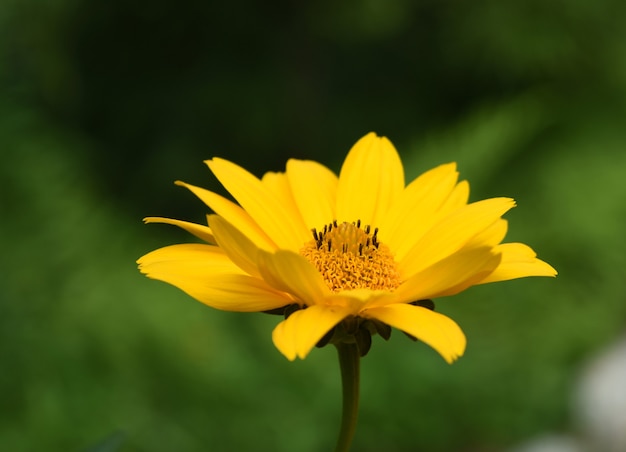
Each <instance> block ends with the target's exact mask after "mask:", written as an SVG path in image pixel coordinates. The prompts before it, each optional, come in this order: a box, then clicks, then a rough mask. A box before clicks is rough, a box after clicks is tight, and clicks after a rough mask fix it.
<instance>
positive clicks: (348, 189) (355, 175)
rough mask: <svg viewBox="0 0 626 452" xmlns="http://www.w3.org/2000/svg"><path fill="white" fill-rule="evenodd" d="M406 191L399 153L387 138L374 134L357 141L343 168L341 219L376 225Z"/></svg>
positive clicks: (338, 191) (339, 204)
mask: <svg viewBox="0 0 626 452" xmlns="http://www.w3.org/2000/svg"><path fill="white" fill-rule="evenodd" d="M403 190H404V169H403V168H402V162H401V161H400V156H399V155H398V152H397V151H396V149H395V148H394V147H393V144H391V142H390V141H389V140H388V139H387V138H385V137H377V136H376V134H374V133H370V134H368V135H366V136H364V137H363V138H361V139H360V140H359V141H357V143H356V144H355V145H354V146H353V147H352V149H351V150H350V152H349V153H348V156H347V157H346V160H345V161H344V164H343V166H342V167H341V172H340V174H339V184H338V187H337V219H338V220H340V221H348V222H351V221H356V220H361V222H363V223H364V224H371V225H372V226H376V225H377V224H378V223H379V222H381V221H382V218H383V217H384V216H385V215H386V213H387V211H388V210H389V207H390V206H391V204H392V203H393V201H394V199H396V197H397V196H399V195H400V194H401V193H402V191H403Z"/></svg>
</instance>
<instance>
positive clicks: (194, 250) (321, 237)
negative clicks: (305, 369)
mask: <svg viewBox="0 0 626 452" xmlns="http://www.w3.org/2000/svg"><path fill="white" fill-rule="evenodd" d="M206 164H207V165H208V166H209V168H210V169H211V171H212V172H213V174H214V175H215V176H216V177H217V179H218V180H219V181H220V182H221V183H222V185H223V186H224V187H225V188H226V190H228V192H229V193H230V194H231V195H232V196H233V197H234V199H235V200H236V201H237V203H238V204H237V203H234V202H231V201H229V200H227V199H225V198H224V197H222V196H220V195H218V194H216V193H213V192H211V191H208V190H205V189H203V188H200V187H196V186H193V185H189V184H185V183H183V182H177V184H178V185H182V186H184V187H186V188H188V189H189V190H190V191H191V192H193V193H194V194H195V195H196V196H197V197H198V198H200V199H201V200H202V201H203V202H204V203H205V204H206V205H207V206H208V207H209V208H210V209H211V210H213V212H214V214H211V215H208V217H207V220H208V226H204V225H200V224H195V223H189V222H185V221H180V220H173V219H168V218H154V217H150V218H146V219H145V221H146V222H148V223H155V222H160V223H169V224H173V225H176V226H179V227H181V228H183V229H185V230H187V231H188V232H190V233H192V234H194V235H196V236H197V237H199V238H200V239H202V240H203V241H204V242H206V243H204V244H180V245H172V246H167V247H165V248H160V249H158V250H156V251H153V252H151V253H148V254H146V255H145V256H143V257H142V258H140V259H139V261H138V263H139V266H140V269H141V271H142V272H143V273H145V274H146V275H147V276H148V277H150V278H154V279H159V280H162V281H165V282H167V283H170V284H172V285H174V286H176V287H178V288H180V289H182V290H183V291H185V292H186V293H188V294H189V295H191V296H192V297H194V298H196V299H197V300H199V301H201V302H203V303H205V304H207V305H209V306H211V307H214V308H217V309H223V310H228V311H247V312H253V311H263V312H268V311H270V312H280V313H285V316H286V319H285V320H283V321H282V322H280V323H279V324H278V326H277V327H276V328H275V330H274V332H273V335H272V337H273V340H274V344H275V345H276V347H277V348H278V349H279V350H280V351H281V352H282V353H283V354H284V355H285V356H286V357H287V358H288V359H290V360H293V359H295V358H296V357H300V358H305V357H306V355H307V354H308V353H309V352H310V351H311V349H312V348H313V347H314V346H315V345H316V344H318V343H320V342H325V341H327V340H335V341H337V340H356V341H357V342H358V343H359V344H360V345H361V347H362V348H363V349H364V350H363V351H364V352H366V351H367V350H366V349H367V348H369V341H371V334H373V333H376V332H377V333H379V334H381V335H382V336H383V337H385V338H387V337H388V335H389V333H390V327H394V328H397V329H400V330H402V331H404V332H405V333H407V334H408V335H409V336H412V337H415V338H417V339H419V340H421V341H423V342H425V343H426V344H428V345H430V346H431V347H433V348H434V349H435V350H436V351H437V352H439V353H440V354H441V356H443V358H444V359H445V360H446V361H448V362H452V361H454V360H455V359H456V358H458V357H459V356H461V355H462V354H463V352H464V350H465V343H466V340H465V336H464V334H463V332H462V331H461V329H460V328H459V326H458V325H457V324H456V323H455V322H454V321H453V320H452V319H450V318H449V317H446V316H445V315H443V314H440V313H437V312H434V311H433V310H432V309H431V308H432V303H431V302H430V301H429V300H430V299H432V298H437V297H443V296H448V295H454V294H457V293H459V292H461V291H463V290H465V289H467V288H469V287H471V286H473V285H477V284H484V283H488V282H495V281H503V280H508V279H516V278H522V277H526V276H555V275H556V271H555V270H554V269H553V268H552V267H551V266H550V265H549V264H547V263H545V262H543V261H541V260H539V259H537V258H536V254H535V252H534V251H533V250H532V249H531V248H529V247H528V246H526V245H524V244H522V243H501V242H502V240H503V239H504V237H505V235H506V232H507V222H506V221H505V220H503V219H502V218H501V217H502V215H503V214H505V213H506V212H507V211H508V210H509V209H511V208H512V207H514V206H515V203H514V201H513V200H512V199H510V198H492V199H487V200H483V201H478V202H473V203H468V197H469V185H468V183H467V182H466V181H461V182H459V181H458V173H457V171H456V164H454V163H449V164H445V165H441V166H438V167H436V168H434V169H432V170H430V171H428V172H426V173H424V174H422V175H421V176H419V177H418V178H417V179H415V180H413V181H412V182H411V183H409V184H408V185H406V186H405V182H404V170H403V166H402V162H401V161H400V157H399V156H398V153H397V151H396V150H395V148H394V147H393V145H392V144H391V142H390V141H389V140H387V139H386V138H384V137H377V136H376V135H375V134H374V133H370V134H368V135H366V136H364V137H363V138H361V139H360V140H359V141H358V142H357V143H356V144H355V145H354V146H353V147H352V149H351V150H350V152H349V153H348V155H347V157H346V160H345V162H344V163H343V166H342V168H341V172H340V174H339V176H338V177H337V176H336V175H335V174H334V173H333V172H332V171H330V170H329V169H328V168H326V167H325V166H323V165H321V164H319V163H316V162H313V161H304V160H293V159H292V160H289V161H288V162H287V168H286V171H285V172H284V173H273V172H270V173H266V174H265V175H264V176H263V177H262V178H261V179H258V178H257V177H255V176H253V175H252V174H250V173H249V172H247V171H246V170H244V169H243V168H241V167H239V166H237V165H236V164H234V163H231V162H229V161H227V160H223V159H220V158H214V159H212V160H208V161H206Z"/></svg>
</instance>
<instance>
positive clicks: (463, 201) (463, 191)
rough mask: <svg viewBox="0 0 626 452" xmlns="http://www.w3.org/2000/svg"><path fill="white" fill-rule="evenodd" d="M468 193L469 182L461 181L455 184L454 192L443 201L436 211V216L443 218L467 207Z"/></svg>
mask: <svg viewBox="0 0 626 452" xmlns="http://www.w3.org/2000/svg"><path fill="white" fill-rule="evenodd" d="M469 192H470V187H469V182H467V181H466V180H462V181H461V182H459V183H458V184H456V187H454V190H452V193H450V196H448V199H446V200H445V201H444V203H443V204H442V205H441V207H440V208H439V210H438V211H437V216H439V217H440V218H443V217H444V216H445V215H449V214H450V213H452V212H454V211H455V210H458V209H460V208H461V207H465V206H466V205H467V201H468V200H469Z"/></svg>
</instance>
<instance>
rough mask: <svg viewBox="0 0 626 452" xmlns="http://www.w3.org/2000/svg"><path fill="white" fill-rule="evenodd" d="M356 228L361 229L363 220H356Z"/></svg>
mask: <svg viewBox="0 0 626 452" xmlns="http://www.w3.org/2000/svg"><path fill="white" fill-rule="evenodd" d="M356 227H357V228H360V227H361V220H356Z"/></svg>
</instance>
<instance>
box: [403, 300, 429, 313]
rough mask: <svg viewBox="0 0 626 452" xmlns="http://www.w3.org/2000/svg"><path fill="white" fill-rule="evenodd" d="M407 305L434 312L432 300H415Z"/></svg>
mask: <svg viewBox="0 0 626 452" xmlns="http://www.w3.org/2000/svg"><path fill="white" fill-rule="evenodd" d="M409 304H412V305H413V306H421V307H422V308H426V309H430V310H431V311H434V310H435V302H434V301H433V300H417V301H412V302H410V303H409Z"/></svg>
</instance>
